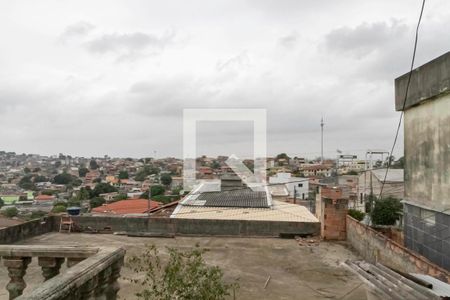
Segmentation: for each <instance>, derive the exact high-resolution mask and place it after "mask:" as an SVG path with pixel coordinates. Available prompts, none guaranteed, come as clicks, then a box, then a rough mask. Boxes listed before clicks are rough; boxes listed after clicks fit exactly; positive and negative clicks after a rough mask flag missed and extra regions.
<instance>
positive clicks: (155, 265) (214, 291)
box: [127, 246, 239, 300]
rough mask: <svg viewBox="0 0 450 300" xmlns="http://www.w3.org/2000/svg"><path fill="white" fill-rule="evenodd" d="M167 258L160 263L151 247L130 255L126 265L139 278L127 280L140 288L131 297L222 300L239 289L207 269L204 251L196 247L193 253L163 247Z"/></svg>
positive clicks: (215, 269) (219, 272)
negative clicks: (139, 253)
mask: <svg viewBox="0 0 450 300" xmlns="http://www.w3.org/2000/svg"><path fill="white" fill-rule="evenodd" d="M167 250H168V254H169V257H168V259H167V260H163V259H162V258H161V256H160V254H159V251H158V250H157V249H156V247H155V246H148V247H147V249H146V250H145V251H144V253H143V254H141V255H135V256H132V257H131V258H130V259H129V260H128V261H127V264H128V266H129V267H130V268H131V269H132V270H133V271H134V272H136V273H138V274H142V276H140V277H138V278H139V279H128V280H130V281H132V282H134V283H137V284H138V285H139V286H141V290H140V291H139V292H137V293H136V294H135V295H136V297H137V298H138V299H145V300H170V299H180V300H190V299H209V300H222V299H226V297H227V296H230V294H231V292H232V291H233V290H236V289H237V288H238V287H239V286H238V284H237V282H234V283H231V284H228V283H225V281H224V279H223V271H222V270H221V269H220V268H219V267H217V266H209V265H207V264H206V263H205V261H204V259H203V254H204V253H205V250H202V249H200V248H199V247H198V246H196V247H195V248H194V249H193V250H186V251H182V250H178V249H175V248H167Z"/></svg>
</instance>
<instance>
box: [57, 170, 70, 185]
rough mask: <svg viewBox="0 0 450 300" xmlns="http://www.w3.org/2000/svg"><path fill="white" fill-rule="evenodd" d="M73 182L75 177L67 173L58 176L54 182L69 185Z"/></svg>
mask: <svg viewBox="0 0 450 300" xmlns="http://www.w3.org/2000/svg"><path fill="white" fill-rule="evenodd" d="M72 180H73V176H72V175H70V174H69V173H66V172H63V173H61V174H58V175H56V176H55V177H54V178H53V182H54V183H56V184H69V183H72Z"/></svg>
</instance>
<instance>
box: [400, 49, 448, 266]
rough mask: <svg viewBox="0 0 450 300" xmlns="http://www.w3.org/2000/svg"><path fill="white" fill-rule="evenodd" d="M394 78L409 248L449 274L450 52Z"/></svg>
mask: <svg viewBox="0 0 450 300" xmlns="http://www.w3.org/2000/svg"><path fill="white" fill-rule="evenodd" d="M408 81H409V73H407V74H405V75H403V76H401V77H399V78H397V79H396V80H395V108H396V110H398V111H401V110H402V111H403V113H404V120H405V121H404V149H405V199H404V234H405V245H406V247H408V248H410V249H412V250H414V251H416V252H418V253H419V254H420V255H423V256H425V257H426V258H428V259H429V260H430V261H432V262H434V263H435V264H437V265H439V266H441V267H443V268H445V269H447V270H450V93H449V91H450V52H447V53H446V54H444V55H442V56H440V57H438V58H436V59H434V60H432V61H430V62H428V63H426V64H424V65H422V66H420V67H418V68H416V69H415V70H413V72H412V74H411V81H410V82H411V84H410V87H409V91H408V96H407V98H406V102H405V94H406V85H407V82H408Z"/></svg>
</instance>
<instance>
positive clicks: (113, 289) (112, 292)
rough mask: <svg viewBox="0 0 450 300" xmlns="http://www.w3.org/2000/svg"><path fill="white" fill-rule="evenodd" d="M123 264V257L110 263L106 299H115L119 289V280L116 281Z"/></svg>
mask: <svg viewBox="0 0 450 300" xmlns="http://www.w3.org/2000/svg"><path fill="white" fill-rule="evenodd" d="M122 265H123V258H122V259H121V260H119V261H116V262H115V263H114V264H113V265H112V269H111V276H110V277H109V285H108V287H107V288H106V296H107V297H106V298H107V299H108V300H116V299H117V292H118V291H119V290H120V285H119V282H118V281H117V280H118V279H119V277H120V269H121V268H122Z"/></svg>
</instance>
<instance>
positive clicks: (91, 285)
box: [81, 276, 98, 300]
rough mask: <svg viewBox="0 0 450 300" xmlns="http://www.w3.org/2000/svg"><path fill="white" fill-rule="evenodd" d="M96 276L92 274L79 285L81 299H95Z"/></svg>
mask: <svg viewBox="0 0 450 300" xmlns="http://www.w3.org/2000/svg"><path fill="white" fill-rule="evenodd" d="M97 283H98V276H94V277H92V278H91V279H89V280H88V281H87V282H86V283H85V284H83V286H82V287H81V290H82V291H81V299H84V300H94V299H95V289H96V288H97Z"/></svg>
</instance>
